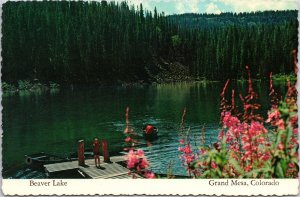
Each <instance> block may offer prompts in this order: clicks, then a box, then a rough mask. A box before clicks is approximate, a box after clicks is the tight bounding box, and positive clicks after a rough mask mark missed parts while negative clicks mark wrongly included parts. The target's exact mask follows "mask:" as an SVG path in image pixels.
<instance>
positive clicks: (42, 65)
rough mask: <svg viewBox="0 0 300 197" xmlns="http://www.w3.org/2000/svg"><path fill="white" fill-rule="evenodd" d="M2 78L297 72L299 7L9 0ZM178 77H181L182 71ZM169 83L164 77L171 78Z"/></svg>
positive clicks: (91, 79) (131, 78) (128, 78)
mask: <svg viewBox="0 0 300 197" xmlns="http://www.w3.org/2000/svg"><path fill="white" fill-rule="evenodd" d="M2 20H3V25H2V34H3V37H2V58H3V61H2V80H3V81H5V82H9V83H16V82H17V81H18V80H25V79H26V80H38V81H41V82H47V81H54V82H58V83H62V84H70V83H72V84H84V83H86V84H92V83H97V84H98V83H110V84H112V83H116V82H137V81H164V78H172V79H174V80H185V79H203V78H206V79H209V80H223V79H227V78H241V77H243V76H244V74H245V72H244V66H245V64H248V65H250V68H251V70H252V72H253V73H257V76H255V77H257V78H264V77H266V76H267V75H268V73H269V72H270V71H272V72H273V73H290V72H292V71H293V65H292V58H291V55H290V54H291V51H292V50H293V49H295V48H297V44H298V38H297V34H298V32H297V28H298V20H297V11H280V12H279V11H277V12H275V11H269V12H259V13H242V14H239V15H237V14H230V13H226V14H221V15H219V16H217V15H206V14H203V15H193V14H188V15H176V16H164V14H163V13H157V11H156V10H154V11H147V10H144V9H143V6H142V5H140V6H139V7H138V9H137V8H135V7H134V6H131V5H128V4H127V3H125V2H123V3H119V4H117V3H114V2H109V3H108V2H106V1H102V2H82V1H78V2H75V1H69V2H67V1H62V2H58V1H55V2H51V1H42V2H22V1H19V2H6V3H5V4H3V12H2ZM178 75H181V76H178ZM166 81H167V80H166Z"/></svg>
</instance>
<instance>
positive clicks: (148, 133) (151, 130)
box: [143, 125, 158, 141]
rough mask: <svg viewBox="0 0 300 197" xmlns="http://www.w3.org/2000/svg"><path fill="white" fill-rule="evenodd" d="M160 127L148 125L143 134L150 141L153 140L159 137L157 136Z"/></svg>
mask: <svg viewBox="0 0 300 197" xmlns="http://www.w3.org/2000/svg"><path fill="white" fill-rule="evenodd" d="M157 133H158V129H157V128H156V127H154V126H152V125H146V126H145V127H144V128H143V136H144V138H145V139H146V140H148V141H153V140H156V139H157V138H158V136H157Z"/></svg>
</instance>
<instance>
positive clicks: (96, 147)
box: [93, 138, 100, 167]
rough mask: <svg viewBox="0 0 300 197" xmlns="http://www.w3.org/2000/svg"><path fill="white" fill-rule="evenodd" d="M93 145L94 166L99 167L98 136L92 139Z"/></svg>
mask: <svg viewBox="0 0 300 197" xmlns="http://www.w3.org/2000/svg"><path fill="white" fill-rule="evenodd" d="M93 146H94V149H93V151H94V159H95V166H96V167H100V152H99V141H98V138H95V139H94V143H93Z"/></svg>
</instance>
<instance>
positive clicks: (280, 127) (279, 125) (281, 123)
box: [276, 119, 285, 130]
mask: <svg viewBox="0 0 300 197" xmlns="http://www.w3.org/2000/svg"><path fill="white" fill-rule="evenodd" d="M276 126H277V127H278V129H280V130H284V129H285V126H284V121H283V120H282V119H280V120H278V121H277V122H276Z"/></svg>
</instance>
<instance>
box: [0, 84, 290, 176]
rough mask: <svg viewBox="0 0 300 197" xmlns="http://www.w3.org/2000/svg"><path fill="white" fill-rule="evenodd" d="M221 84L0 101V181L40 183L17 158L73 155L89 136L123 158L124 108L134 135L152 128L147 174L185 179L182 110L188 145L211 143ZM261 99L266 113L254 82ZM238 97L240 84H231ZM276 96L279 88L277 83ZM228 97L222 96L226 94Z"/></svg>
mask: <svg viewBox="0 0 300 197" xmlns="http://www.w3.org/2000/svg"><path fill="white" fill-rule="evenodd" d="M223 86H224V83H218V82H215V83H176V84H164V85H144V86H142V85H141V86H126V87H110V88H105V87H101V88H99V87H80V88H79V87H78V88H74V89H73V90H72V89H67V88H63V89H61V90H60V91H50V92H49V91H48V92H42V93H41V92H40V93H26V92H20V93H17V94H14V95H3V97H2V105H3V131H4V132H3V142H2V144H3V145H2V147H3V176H4V178H40V177H43V176H42V175H41V174H39V173H35V172H34V173H33V172H32V171H30V170H29V169H28V168H26V165H25V161H24V155H25V154H32V153H37V152H46V153H52V154H57V155H61V156H67V155H69V154H70V152H76V148H77V141H78V140H80V139H83V140H85V147H86V148H92V140H93V138H94V137H98V138H99V139H106V140H107V141H108V145H109V150H110V152H111V155H116V154H118V153H119V152H122V150H123V148H124V139H125V136H124V134H123V131H124V129H125V127H126V125H125V109H126V107H127V106H128V107H130V112H129V121H130V124H131V126H132V127H133V129H134V130H135V131H136V132H137V133H138V134H140V135H141V133H142V128H143V126H144V125H145V124H153V125H154V126H156V127H157V128H158V129H159V138H158V140H156V141H154V142H152V144H151V146H147V142H146V141H145V140H144V139H142V138H141V139H140V141H139V144H138V147H140V148H142V149H143V150H144V151H145V155H146V156H147V158H148V160H149V161H150V163H151V169H152V170H153V171H154V172H157V173H166V171H167V169H168V166H169V165H170V163H172V165H171V168H172V169H173V172H174V174H181V175H185V174H186V173H185V170H184V168H182V166H181V165H182V164H181V162H180V159H179V155H180V154H179V152H178V146H179V142H178V141H179V139H180V138H179V136H178V133H179V131H180V122H181V116H182V111H183V109H184V108H185V107H186V109H187V115H186V120H185V126H186V128H187V127H190V128H191V137H192V138H193V140H192V144H193V146H199V145H201V129H202V127H203V126H205V139H206V143H207V144H209V143H211V142H213V141H214V140H215V139H216V137H217V135H218V129H219V128H220V126H219V119H220V116H219V115H220V111H219V101H220V98H219V95H220V92H221V90H222V88H223ZM254 86H255V90H256V92H257V93H258V94H259V96H260V103H261V104H262V106H263V107H262V109H261V113H263V114H264V115H265V114H266V112H267V110H268V109H269V104H268V102H269V98H268V93H269V89H268V84H267V82H266V83H263V82H257V83H255V85H254ZM233 87H234V88H235V89H237V91H241V92H242V93H243V94H245V90H247V84H246V83H240V84H235V85H231V86H230V87H229V88H230V89H231V88H233ZM276 88H277V89H278V90H279V91H280V92H284V91H285V86H284V85H280V84H277V85H276ZM230 94H231V91H229V95H230Z"/></svg>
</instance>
